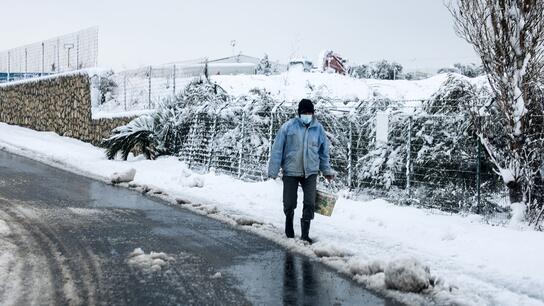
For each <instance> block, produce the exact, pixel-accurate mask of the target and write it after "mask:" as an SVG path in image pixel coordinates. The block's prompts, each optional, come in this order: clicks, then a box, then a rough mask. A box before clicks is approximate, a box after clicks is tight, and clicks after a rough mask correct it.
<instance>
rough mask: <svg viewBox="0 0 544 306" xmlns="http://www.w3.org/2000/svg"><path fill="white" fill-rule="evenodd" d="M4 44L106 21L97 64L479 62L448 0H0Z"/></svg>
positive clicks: (432, 65) (101, 24)
mask: <svg viewBox="0 0 544 306" xmlns="http://www.w3.org/2000/svg"><path fill="white" fill-rule="evenodd" d="M0 3H1V7H2V15H1V16H2V17H1V22H2V24H3V30H2V31H1V32H0V33H1V35H0V50H4V49H9V48H13V47H17V46H19V45H24V44H27V43H31V42H37V41H40V40H42V39H47V38H51V37H54V36H58V35H61V34H63V33H70V32H74V31H77V30H80V29H83V28H87V27H90V26H95V25H97V26H99V29H100V43H99V64H100V66H104V67H113V68H116V69H121V68H133V67H138V66H143V65H149V64H161V63H167V62H173V61H181V60H189V59H194V58H201V57H209V58H218V57H225V56H229V55H232V54H233V48H232V47H231V45H230V42H231V41H232V40H236V41H237V45H236V46H235V50H234V52H236V53H239V52H242V53H244V54H247V55H252V56H256V57H261V56H262V55H263V54H264V53H267V54H269V56H270V58H271V59H273V60H280V61H281V62H287V61H288V59H289V58H291V57H308V58H310V59H312V60H315V58H317V56H318V54H319V53H320V51H322V50H323V49H331V50H335V51H337V52H339V53H340V54H341V55H343V56H344V57H345V58H347V59H348V60H349V61H350V62H351V63H366V62H369V61H373V60H377V59H389V60H396V61H398V62H400V63H402V64H403V65H404V66H405V68H407V69H413V68H415V67H418V68H422V69H429V68H439V67H443V66H448V65H451V64H453V63H454V62H464V63H468V62H478V59H477V57H476V55H475V53H474V51H473V49H472V47H471V46H470V45H468V44H467V43H466V42H465V41H464V40H462V39H460V38H459V37H457V36H456V34H455V32H454V30H453V21H452V18H451V16H450V14H449V12H448V10H447V9H446V7H445V6H444V4H443V0H379V1H378V0H329V1H316V0H314V1H310V0H307V1H306V0H304V1H303V0H298V1H297V0H291V1H288V0H266V1H265V0H251V1H250V0H246V1H243V0H228V1H227V0H208V1H206V0H178V1H175V0H152V1H140V0H115V1H114V0H93V1H80V0H55V1H53V0H49V1H43V0H28V1H25V0H19V1H13V0H0Z"/></svg>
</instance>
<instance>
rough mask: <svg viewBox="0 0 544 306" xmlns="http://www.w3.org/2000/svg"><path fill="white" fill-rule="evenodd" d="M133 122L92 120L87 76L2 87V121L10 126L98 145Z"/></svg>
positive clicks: (0, 94) (58, 78) (116, 119)
mask: <svg viewBox="0 0 544 306" xmlns="http://www.w3.org/2000/svg"><path fill="white" fill-rule="evenodd" d="M131 119H132V118H114V119H98V120H93V119H92V118H91V90H90V79H89V76H88V75H87V74H86V73H81V74H69V75H59V76H55V77H48V78H43V79H37V80H32V81H29V82H18V83H15V84H6V85H3V86H0V121H1V122H5V123H8V124H13V125H19V126H24V127H27V128H31V129H34V130H37V131H51V132H55V133H57V134H59V135H62V136H68V137H73V138H76V139H80V140H82V141H85V142H90V143H92V144H95V145H97V144H99V143H100V142H101V140H102V139H103V138H105V137H108V136H109V135H110V133H111V130H112V129H113V128H115V127H117V126H120V125H123V124H126V123H127V122H129V121H130V120H131Z"/></svg>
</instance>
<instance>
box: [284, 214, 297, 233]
mask: <svg viewBox="0 0 544 306" xmlns="http://www.w3.org/2000/svg"><path fill="white" fill-rule="evenodd" d="M285 236H287V238H295V230H294V229H293V215H290V216H285Z"/></svg>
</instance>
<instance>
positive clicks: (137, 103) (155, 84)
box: [96, 62, 206, 111]
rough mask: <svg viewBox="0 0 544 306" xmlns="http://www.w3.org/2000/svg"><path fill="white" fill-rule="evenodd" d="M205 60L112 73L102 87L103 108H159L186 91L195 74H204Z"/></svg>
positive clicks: (119, 109) (100, 106) (132, 109)
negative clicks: (163, 103)
mask: <svg viewBox="0 0 544 306" xmlns="http://www.w3.org/2000/svg"><path fill="white" fill-rule="evenodd" d="M205 67H206V65H205V64H204V63H200V62H197V63H179V64H169V65H160V66H146V67H142V68H138V69H131V70H125V71H120V72H115V73H112V74H111V75H108V76H107V78H104V80H107V83H108V84H103V85H102V86H103V88H102V90H101V93H102V95H104V96H103V97H102V98H101V99H100V101H101V102H100V105H96V106H99V108H100V109H104V110H116V111H137V110H148V109H155V108H157V106H159V105H160V103H161V102H162V101H164V100H165V99H169V98H173V97H175V96H176V94H179V93H180V92H182V91H183V89H184V87H185V86H186V85H187V84H188V83H189V82H191V81H192V80H193V78H194V77H198V76H202V75H203V73H204V69H205Z"/></svg>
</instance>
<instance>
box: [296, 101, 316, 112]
mask: <svg viewBox="0 0 544 306" xmlns="http://www.w3.org/2000/svg"><path fill="white" fill-rule="evenodd" d="M304 113H312V114H313V113H314V104H313V103H312V101H310V100H309V99H302V100H300V103H299V104H298V115H299V116H300V114H304Z"/></svg>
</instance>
